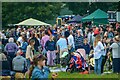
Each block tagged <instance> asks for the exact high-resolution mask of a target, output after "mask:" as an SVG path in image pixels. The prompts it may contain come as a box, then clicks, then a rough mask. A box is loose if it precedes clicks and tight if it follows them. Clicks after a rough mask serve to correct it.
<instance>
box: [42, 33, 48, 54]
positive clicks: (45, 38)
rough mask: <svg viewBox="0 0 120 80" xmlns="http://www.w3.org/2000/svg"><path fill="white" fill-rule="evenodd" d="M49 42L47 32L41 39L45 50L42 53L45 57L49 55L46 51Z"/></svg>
mask: <svg viewBox="0 0 120 80" xmlns="http://www.w3.org/2000/svg"><path fill="white" fill-rule="evenodd" d="M48 40H49V36H48V32H47V31H45V35H44V36H43V37H42V39H41V45H42V48H43V51H42V53H43V55H46V53H47V52H46V49H45V44H46V42H47V41H48Z"/></svg>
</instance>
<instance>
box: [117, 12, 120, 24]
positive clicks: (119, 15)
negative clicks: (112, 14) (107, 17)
mask: <svg viewBox="0 0 120 80" xmlns="http://www.w3.org/2000/svg"><path fill="white" fill-rule="evenodd" d="M116 20H117V22H120V12H117V13H116Z"/></svg>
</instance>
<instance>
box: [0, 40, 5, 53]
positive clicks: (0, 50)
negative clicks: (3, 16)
mask: <svg viewBox="0 0 120 80" xmlns="http://www.w3.org/2000/svg"><path fill="white" fill-rule="evenodd" d="M3 51H4V45H3V44H2V41H1V40H0V52H3Z"/></svg>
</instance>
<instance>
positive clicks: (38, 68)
mask: <svg viewBox="0 0 120 80" xmlns="http://www.w3.org/2000/svg"><path fill="white" fill-rule="evenodd" d="M45 60H46V58H45V57H44V56H43V55H42V54H39V55H36V56H34V58H33V64H32V66H31V68H30V73H29V79H30V78H32V80H36V79H37V80H46V79H47V78H48V76H49V73H50V70H49V68H48V67H47V66H45Z"/></svg>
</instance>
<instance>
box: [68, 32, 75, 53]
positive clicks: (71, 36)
mask: <svg viewBox="0 0 120 80" xmlns="http://www.w3.org/2000/svg"><path fill="white" fill-rule="evenodd" d="M72 34H73V32H72V31H70V35H69V37H68V45H69V50H70V53H71V51H72V52H73V51H74V49H75V44H74V37H73V35H72Z"/></svg>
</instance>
